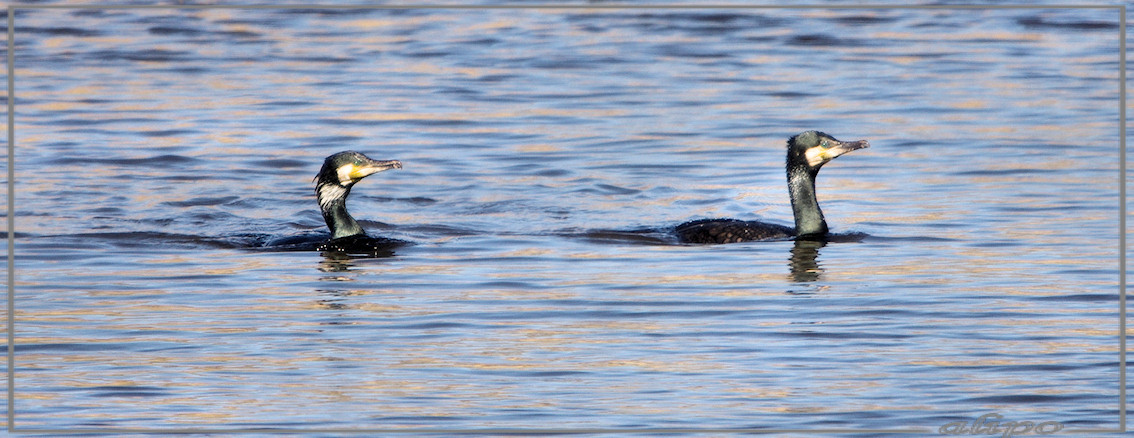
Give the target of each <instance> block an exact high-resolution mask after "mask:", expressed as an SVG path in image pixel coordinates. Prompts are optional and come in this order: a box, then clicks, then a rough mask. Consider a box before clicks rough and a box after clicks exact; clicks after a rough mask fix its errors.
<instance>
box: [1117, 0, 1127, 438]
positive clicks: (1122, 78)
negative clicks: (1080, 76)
mask: <svg viewBox="0 0 1134 438" xmlns="http://www.w3.org/2000/svg"><path fill="white" fill-rule="evenodd" d="M1118 36H1119V39H1118V103H1119V105H1118V126H1119V128H1118V148H1119V156H1118V178H1119V184H1118V209H1119V212H1118V236H1119V239H1118V350H1119V351H1118V403H1119V404H1118V428H1119V431H1120V432H1125V431H1126V5H1121V6H1119V9H1118Z"/></svg>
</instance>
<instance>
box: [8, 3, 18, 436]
mask: <svg viewBox="0 0 1134 438" xmlns="http://www.w3.org/2000/svg"><path fill="white" fill-rule="evenodd" d="M15 24H16V10H15V8H13V7H12V6H8V432H14V429H15V428H16V257H15V255H16V158H15V157H16V67H15V58H16V43H15V35H16V26H15Z"/></svg>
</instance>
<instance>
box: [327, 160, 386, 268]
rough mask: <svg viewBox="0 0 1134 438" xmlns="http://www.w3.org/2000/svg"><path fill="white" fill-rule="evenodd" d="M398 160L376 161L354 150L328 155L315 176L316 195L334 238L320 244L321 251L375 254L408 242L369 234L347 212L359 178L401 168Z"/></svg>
mask: <svg viewBox="0 0 1134 438" xmlns="http://www.w3.org/2000/svg"><path fill="white" fill-rule="evenodd" d="M401 168H402V162H401V161H398V160H384V161H383V160H373V159H371V158H370V157H367V156H366V155H363V154H361V153H359V152H355V151H344V152H339V153H337V154H334V155H331V156H329V157H327V159H326V160H324V161H323V168H322V169H319V174H317V175H315V180H314V181H315V197H316V198H317V199H318V200H319V210H320V211H322V212H323V220H325V221H327V228H330V229H331V240H328V241H327V242H325V243H323V244H322V245H319V248H318V250H319V251H336V252H344V253H376V252H384V251H388V250H389V249H390V247H391V246H396V245H398V244H402V243H405V242H403V241H401V240H397V239H389V238H376V237H370V236H367V235H366V232H365V231H363V229H362V227H361V226H360V225H358V222H357V221H355V220H354V218H353V217H351V215H350V213H347V209H346V198H347V196H348V195H350V188H351V187H353V186H354V184H355V183H357V182H358V181H359V180H361V179H363V178H365V177H367V176H369V175H372V174H375V173H378V172H381V171H383V170H389V169H401Z"/></svg>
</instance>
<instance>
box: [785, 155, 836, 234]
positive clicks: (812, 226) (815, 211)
mask: <svg viewBox="0 0 1134 438" xmlns="http://www.w3.org/2000/svg"><path fill="white" fill-rule="evenodd" d="M787 178H788V193H790V194H791V210H792V213H794V214H795V234H796V235H797V236H806V235H822V234H827V221H825V220H823V210H820V209H819V201H818V200H816V199H815V173H812V172H811V171H810V170H809V169H807V167H805V166H793V167H789V168H788V171H787Z"/></svg>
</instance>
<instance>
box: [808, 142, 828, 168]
mask: <svg viewBox="0 0 1134 438" xmlns="http://www.w3.org/2000/svg"><path fill="white" fill-rule="evenodd" d="M803 156H804V157H806V158H807V165H808V166H811V167H815V166H818V165H820V164H823V163H826V162H827V160H828V158H827V150H826V149H823V148H821V147H819V146H816V147H813V148H811V149H808V150H807V152H804V153H803Z"/></svg>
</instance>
